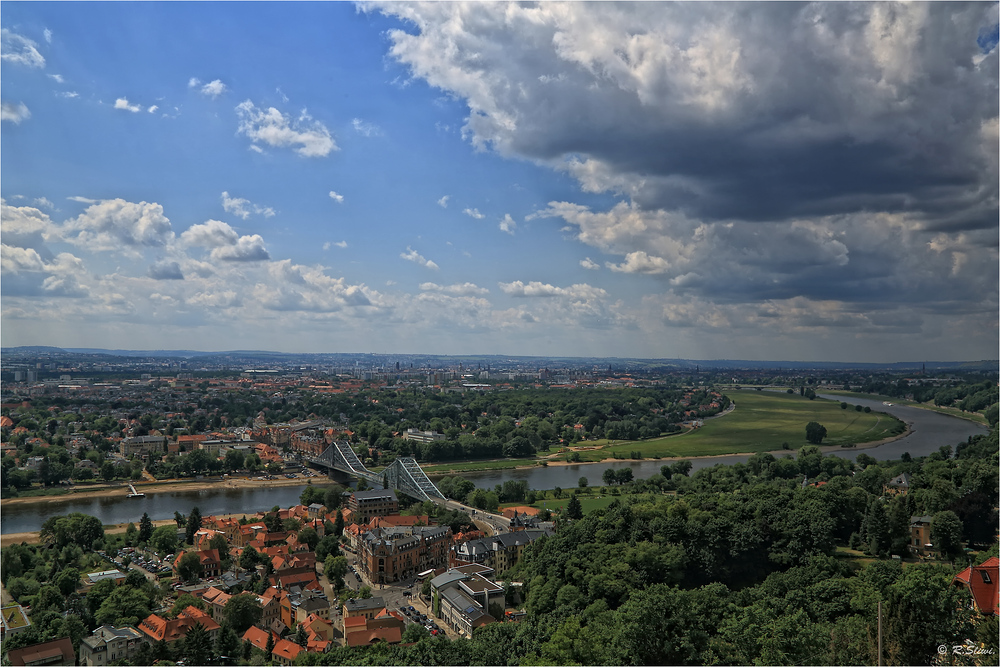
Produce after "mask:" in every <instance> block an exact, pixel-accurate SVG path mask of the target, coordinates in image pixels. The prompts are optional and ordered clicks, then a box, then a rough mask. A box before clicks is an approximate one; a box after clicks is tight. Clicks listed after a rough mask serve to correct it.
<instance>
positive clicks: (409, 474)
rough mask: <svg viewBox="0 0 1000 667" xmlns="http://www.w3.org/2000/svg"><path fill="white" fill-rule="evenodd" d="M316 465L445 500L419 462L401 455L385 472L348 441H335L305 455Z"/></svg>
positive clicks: (393, 487)
mask: <svg viewBox="0 0 1000 667" xmlns="http://www.w3.org/2000/svg"><path fill="white" fill-rule="evenodd" d="M305 459H306V460H307V461H309V462H310V463H313V464H314V465H319V466H324V467H327V468H333V469H334V470H339V471H341V472H345V473H347V474H349V475H354V476H355V477H359V478H361V479H365V480H368V481H369V482H371V483H372V484H378V485H380V486H383V487H385V488H391V489H397V490H399V491H402V492H403V493H405V494H406V495H408V496H413V497H414V498H419V499H420V500H434V501H438V500H444V499H445V497H444V494H443V493H441V491H439V490H438V488H437V487H436V486H435V485H434V482H432V481H431V480H430V478H428V477H427V475H426V474H425V473H424V471H423V470H422V469H421V468H420V465H418V464H417V462H416V461H415V460H414V459H412V458H409V457H402V458H398V459H396V460H395V461H393V462H392V464H391V465H390V466H389V467H388V468H386V469H385V470H383V471H382V472H379V473H375V472H372V471H371V470H368V469H367V468H366V467H365V466H364V464H362V463H361V459H359V458H358V456H357V454H355V453H354V450H353V449H351V446H350V444H349V443H347V442H343V441H341V442H335V443H333V444H332V445H330V446H329V447H327V448H326V450H325V451H324V452H323V453H322V454H320V455H319V456H306V457H305Z"/></svg>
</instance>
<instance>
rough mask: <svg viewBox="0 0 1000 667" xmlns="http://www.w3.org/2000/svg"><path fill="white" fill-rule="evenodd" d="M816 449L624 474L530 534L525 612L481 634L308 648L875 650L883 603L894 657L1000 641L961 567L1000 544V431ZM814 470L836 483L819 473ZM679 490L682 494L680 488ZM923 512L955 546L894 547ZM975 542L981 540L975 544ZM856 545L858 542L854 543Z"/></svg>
mask: <svg viewBox="0 0 1000 667" xmlns="http://www.w3.org/2000/svg"><path fill="white" fill-rule="evenodd" d="M802 454H803V456H801V457H800V459H801V460H798V461H796V460H794V459H790V458H788V459H786V458H782V459H774V458H773V457H770V456H769V455H758V456H756V457H754V459H752V460H751V461H749V462H748V463H747V464H745V465H743V464H739V465H734V466H721V465H720V466H716V467H715V468H708V469H703V470H700V471H698V472H697V473H695V474H694V475H693V476H691V477H687V476H686V475H685V474H683V472H673V473H671V476H670V477H669V478H667V477H666V476H665V475H664V474H661V475H659V476H654V478H651V479H649V480H635V481H633V482H631V483H628V484H626V485H625V486H624V488H623V491H626V490H627V491H629V492H633V493H632V494H630V495H628V496H622V498H621V500H617V501H615V502H614V503H613V504H612V505H611V506H610V507H609V508H608V509H607V510H595V511H593V512H591V513H589V514H587V515H586V516H584V517H583V518H581V519H579V520H575V521H568V520H565V519H560V521H559V532H558V534H557V535H555V536H553V537H549V538H543V539H542V540H540V541H539V542H537V543H536V544H535V545H533V546H532V547H529V549H528V550H527V551H526V555H525V559H524V561H523V562H522V563H520V564H519V565H517V566H515V568H514V569H513V570H512V571H511V572H509V573H506V574H505V576H507V577H509V578H511V579H514V580H518V581H522V582H524V588H525V594H526V603H525V609H526V611H527V613H528V617H527V618H526V619H525V620H524V621H522V622H519V623H501V624H495V625H490V626H487V627H485V628H483V629H480V630H477V631H476V633H475V636H474V637H473V639H471V640H468V641H455V642H449V641H447V640H438V639H432V638H427V639H424V640H421V641H420V642H419V643H418V644H416V645H414V646H409V647H406V646H376V647H373V648H370V649H364V650H355V649H345V648H339V649H335V650H334V651H333V652H332V653H330V654H328V655H308V656H303V657H302V658H300V659H301V660H302V661H305V662H307V664H330V665H335V664H367V665H378V664H400V665H406V664H445V665H449V664H450V665H461V664H484V665H504V664H522V665H525V664H574V663H579V664H656V665H670V664H817V665H818V664H874V663H875V662H876V661H877V656H876V620H877V619H876V615H877V607H878V604H877V603H878V601H879V600H881V601H882V603H883V614H884V616H883V628H884V633H885V643H884V660H885V663H886V664H904V665H905V664H931V661H932V659H934V658H935V657H936V656H937V653H936V651H937V647H938V645H940V644H946V645H948V646H951V645H954V644H961V643H962V642H963V641H964V640H966V639H971V640H973V641H977V642H980V643H981V644H984V645H985V646H986V647H987V648H988V649H991V650H993V651H994V653H993V655H996V654H997V653H996V652H997V651H998V646H997V642H998V623H997V619H995V618H993V619H990V618H986V617H983V616H982V615H980V614H978V613H977V612H974V611H973V610H972V608H971V606H970V605H971V597H970V596H969V594H968V593H967V592H965V591H964V590H962V589H959V588H957V587H955V586H953V585H952V579H953V577H954V575H955V573H956V572H957V571H958V570H959V569H961V568H963V567H965V566H966V565H967V564H969V562H970V561H971V562H982V561H983V560H985V559H986V558H987V557H988V556H989V555H996V554H997V542H996V527H997V514H996V509H995V508H996V506H997V500H998V495H997V475H996V471H997V469H998V465H1000V461H998V441H997V431H996V430H995V429H994V430H993V431H992V432H991V433H990V435H988V436H982V437H979V438H975V439H974V440H973V441H971V442H969V443H966V444H963V445H962V446H960V447H958V448H957V449H956V451H955V452H954V456H952V455H951V454H952V452H951V451H950V448H947V447H946V448H943V449H942V451H941V452H936V453H935V454H933V455H931V456H928V457H925V458H922V459H914V460H908V461H894V462H877V461H874V460H873V459H871V458H870V457H868V459H864V458H862V460H861V462H860V463H859V465H857V466H852V465H851V464H850V463H849V462H845V461H844V460H843V459H839V458H836V457H824V456H822V455H821V454H820V453H819V452H818V450H816V451H814V450H811V449H809V448H806V451H804V452H802ZM665 468H666V466H665ZM852 468H854V470H852ZM903 471H907V472H910V473H911V474H912V476H913V479H912V482H911V484H912V490H911V492H910V493H909V494H906V495H904V496H895V497H889V496H885V495H883V488H882V484H883V483H884V482H885V481H887V480H889V479H891V478H892V477H894V476H895V475H897V474H898V473H900V472H903ZM664 472H665V473H670V469H669V468H667V469H666V470H664ZM803 473H805V474H810V479H811V480H813V479H816V480H821V481H826V482H827V483H825V484H822V485H821V486H813V485H809V486H805V487H803V485H802V479H803ZM852 473H853V474H852ZM657 477H660V478H662V481H661V480H660V479H657ZM669 487H673V488H675V489H676V494H673V493H671V494H669V495H665V494H664V490H665V489H667V488H669ZM912 515H930V516H932V517H933V522H932V539H933V540H934V542H935V543H940V544H942V545H947V548H946V549H945V552H944V553H943V554H942V558H941V559H940V560H938V561H935V562H928V563H916V562H912V561H907V562H903V561H901V560H896V559H893V558H891V554H892V553H894V552H905V544H906V537H907V535H908V529H909V518H910V516H912ZM963 543H964V544H966V545H969V544H970V543H971V546H973V547H975V548H979V549H981V551H979V552H978V553H975V554H974V555H972V554H971V552H967V551H965V550H964V549H963V548H962V545H963ZM851 544H853V545H854V546H855V547H857V550H849V551H848V550H846V549H845V547H848V546H849V545H851ZM858 551H860V552H861V553H858ZM862 554H864V555H866V556H867V557H860V556H861V555H862ZM949 559H950V560H949ZM984 657H985V658H986V661H985V662H983V660H982V659H983V658H984ZM978 659H979V660H980V664H993V662H994V661H993V658H992V657H991V656H990V655H985V656H980V657H979V658H978ZM954 661H955V663H956V664H973V661H974V658H973V657H966V656H954Z"/></svg>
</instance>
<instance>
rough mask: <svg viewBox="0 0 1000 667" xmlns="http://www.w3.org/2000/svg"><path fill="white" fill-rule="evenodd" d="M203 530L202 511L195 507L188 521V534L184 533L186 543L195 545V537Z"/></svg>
mask: <svg viewBox="0 0 1000 667" xmlns="http://www.w3.org/2000/svg"><path fill="white" fill-rule="evenodd" d="M200 529H201V511H200V510H199V509H198V508H197V507H195V508H194V509H192V510H191V514H190V515H188V519H187V529H186V530H187V532H186V533H184V541H185V542H187V543H188V544H194V535H195V533H197V532H198V531H199V530H200Z"/></svg>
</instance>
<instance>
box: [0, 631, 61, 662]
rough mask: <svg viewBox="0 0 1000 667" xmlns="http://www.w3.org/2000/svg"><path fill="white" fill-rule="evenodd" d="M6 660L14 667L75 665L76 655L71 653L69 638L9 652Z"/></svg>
mask: <svg viewBox="0 0 1000 667" xmlns="http://www.w3.org/2000/svg"><path fill="white" fill-rule="evenodd" d="M7 660H8V664H10V665H15V666H16V667H22V666H24V665H30V666H31V667H36V666H37V667H41V666H47V665H75V664H76V653H75V652H74V651H73V641H72V640H71V639H70V638H69V637H63V638H62V639H53V640H52V641H49V642H42V643H41V644H32V645H31V646H25V647H23V648H19V649H14V650H13V651H9V652H8V653H7Z"/></svg>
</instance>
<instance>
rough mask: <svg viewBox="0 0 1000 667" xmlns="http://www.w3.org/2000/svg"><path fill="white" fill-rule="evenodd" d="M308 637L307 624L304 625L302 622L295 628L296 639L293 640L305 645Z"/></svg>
mask: <svg viewBox="0 0 1000 667" xmlns="http://www.w3.org/2000/svg"><path fill="white" fill-rule="evenodd" d="M308 639H309V637H308V635H306V626H305V625H303V624H302V623H299V624H298V626H297V627H296V628H295V639H293V640H292V641H294V642H295V643H296V644H298V645H299V646H305V645H306V642H307V641H308Z"/></svg>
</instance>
